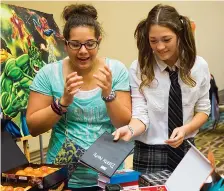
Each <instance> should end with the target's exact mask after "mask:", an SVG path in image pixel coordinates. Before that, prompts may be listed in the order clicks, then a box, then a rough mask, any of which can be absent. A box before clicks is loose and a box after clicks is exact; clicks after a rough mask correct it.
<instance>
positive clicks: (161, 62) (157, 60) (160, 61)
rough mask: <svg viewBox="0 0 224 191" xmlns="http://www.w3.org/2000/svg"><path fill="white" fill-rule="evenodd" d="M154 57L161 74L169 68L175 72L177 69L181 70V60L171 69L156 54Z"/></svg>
mask: <svg viewBox="0 0 224 191" xmlns="http://www.w3.org/2000/svg"><path fill="white" fill-rule="evenodd" d="M154 57H155V60H156V64H157V65H158V67H159V69H160V70H161V72H163V71H164V70H165V69H166V68H167V67H169V69H171V70H175V67H177V68H180V60H179V59H178V60H177V61H176V63H175V64H174V66H173V67H172V68H171V67H170V66H168V65H167V64H166V63H165V62H164V61H163V60H161V59H159V57H158V56H156V55H155V54H154Z"/></svg>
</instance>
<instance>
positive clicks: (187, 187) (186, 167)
mask: <svg viewBox="0 0 224 191" xmlns="http://www.w3.org/2000/svg"><path fill="white" fill-rule="evenodd" d="M188 143H189V144H190V145H191V146H192V147H191V148H190V149H189V151H188V152H187V153H186V155H185V156H184V158H183V159H182V160H181V162H180V163H179V165H178V166H177V167H176V169H175V170H174V172H173V173H172V174H171V175H170V177H169V178H168V180H167V181H166V184H165V185H166V187H167V189H168V191H180V190H181V191H199V190H200V188H201V186H202V185H203V184H204V182H205V181H206V179H207V177H208V176H209V175H210V174H211V173H212V171H213V168H212V166H211V163H210V162H209V160H208V159H207V158H206V157H205V156H204V155H203V154H202V153H201V152H200V151H199V150H198V149H197V148H196V147H195V146H194V145H192V144H191V143H190V142H188Z"/></svg>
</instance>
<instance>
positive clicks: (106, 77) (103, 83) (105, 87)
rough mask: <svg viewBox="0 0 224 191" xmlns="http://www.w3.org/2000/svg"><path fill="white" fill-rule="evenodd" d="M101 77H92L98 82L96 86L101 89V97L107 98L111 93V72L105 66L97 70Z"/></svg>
mask: <svg viewBox="0 0 224 191" xmlns="http://www.w3.org/2000/svg"><path fill="white" fill-rule="evenodd" d="M99 71H100V73H101V75H96V74H94V75H93V77H94V78H95V79H97V80H98V82H97V85H98V86H99V87H100V88H101V89H102V96H103V97H107V96H109V95H110V93H111V91H112V72H111V70H110V69H109V68H108V66H107V65H104V67H103V68H99Z"/></svg>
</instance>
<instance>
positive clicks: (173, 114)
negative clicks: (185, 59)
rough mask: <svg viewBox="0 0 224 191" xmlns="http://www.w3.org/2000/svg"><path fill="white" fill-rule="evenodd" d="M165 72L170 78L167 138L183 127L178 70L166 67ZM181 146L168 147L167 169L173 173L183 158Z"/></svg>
mask: <svg viewBox="0 0 224 191" xmlns="http://www.w3.org/2000/svg"><path fill="white" fill-rule="evenodd" d="M166 71H167V72H168V73H169V76H170V82H171V84H170V91H169V107H168V131H169V137H170V136H171V134H172V132H173V130H174V129H175V128H176V127H181V126H183V108H182V94H181V88H180V84H179V83H178V69H177V68H176V71H171V70H170V69H169V68H168V67H167V68H166ZM183 146H184V145H183V144H182V145H180V146H179V147H178V148H172V147H170V146H168V148H169V149H168V168H169V170H171V171H173V170H174V169H175V168H176V167H177V165H178V164H179V162H180V161H181V160H182V158H183V157H184V148H183Z"/></svg>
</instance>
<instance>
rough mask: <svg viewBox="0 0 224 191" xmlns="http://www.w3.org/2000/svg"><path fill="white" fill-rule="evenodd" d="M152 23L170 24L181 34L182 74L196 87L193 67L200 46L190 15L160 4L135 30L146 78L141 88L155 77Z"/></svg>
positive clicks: (183, 78)
mask: <svg viewBox="0 0 224 191" xmlns="http://www.w3.org/2000/svg"><path fill="white" fill-rule="evenodd" d="M152 25H160V26H163V27H167V28H169V29H170V30H172V31H173V32H174V33H175V34H176V35H177V39H178V43H179V45H178V49H179V50H178V52H179V55H178V58H179V60H180V77H181V79H182V81H183V82H184V83H185V84H187V85H189V86H191V87H194V86H195V85H196V82H195V81H194V79H193V78H192V77H191V68H192V67H193V66H194V63H195V59H196V46H195V40H194V35H193V32H192V28H191V22H190V20H189V19H188V17H185V16H181V15H180V14H179V13H178V12H177V10H176V9H175V8H174V7H172V6H169V5H162V4H158V5H156V6H155V7H154V8H153V9H152V10H151V11H150V12H149V13H148V17H147V18H146V19H144V20H142V21H141V22H140V23H139V24H138V26H137V28H136V29H135V33H134V36H135V38H136V40H137V47H138V62H139V66H140V72H141V80H142V83H141V84H140V90H142V88H143V86H146V85H150V83H151V82H152V81H153V80H154V78H155V74H154V69H153V63H155V58H154V54H153V50H152V48H151V47H150V44H149V30H150V27H151V26H152Z"/></svg>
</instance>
